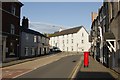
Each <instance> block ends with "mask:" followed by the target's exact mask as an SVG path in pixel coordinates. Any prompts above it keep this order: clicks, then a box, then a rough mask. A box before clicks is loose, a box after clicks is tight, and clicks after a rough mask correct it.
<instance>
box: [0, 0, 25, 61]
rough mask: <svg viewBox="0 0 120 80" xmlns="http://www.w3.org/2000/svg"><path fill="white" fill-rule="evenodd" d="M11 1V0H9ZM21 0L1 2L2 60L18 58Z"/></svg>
mask: <svg viewBox="0 0 120 80" xmlns="http://www.w3.org/2000/svg"><path fill="white" fill-rule="evenodd" d="M11 1H12V0H11ZM22 6H23V4H22V3H21V2H18V1H16V2H2V8H0V12H2V32H0V34H2V62H8V61H11V60H16V59H18V58H19V37H20V35H19V26H20V12H21V7H22Z"/></svg>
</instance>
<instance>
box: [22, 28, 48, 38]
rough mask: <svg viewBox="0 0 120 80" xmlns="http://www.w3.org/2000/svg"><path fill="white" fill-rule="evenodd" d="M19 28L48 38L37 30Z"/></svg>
mask: <svg viewBox="0 0 120 80" xmlns="http://www.w3.org/2000/svg"><path fill="white" fill-rule="evenodd" d="M20 30H21V31H22V32H26V33H30V34H35V35H39V36H43V37H46V38H48V37H47V36H45V35H43V34H41V33H39V32H37V31H34V30H31V29H27V28H23V27H20Z"/></svg>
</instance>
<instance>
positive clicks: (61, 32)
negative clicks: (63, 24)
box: [49, 26, 83, 37]
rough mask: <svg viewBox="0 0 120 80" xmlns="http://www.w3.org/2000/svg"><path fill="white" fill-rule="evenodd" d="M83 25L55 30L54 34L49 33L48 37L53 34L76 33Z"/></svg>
mask: <svg viewBox="0 0 120 80" xmlns="http://www.w3.org/2000/svg"><path fill="white" fill-rule="evenodd" d="M82 27H83V26H79V27H75V28H70V29H66V30H62V31H60V32H59V31H58V32H55V33H54V34H51V35H50V36H49V37H54V36H60V35H67V34H73V33H77V32H78V31H79V30H80V29H81V28H82Z"/></svg>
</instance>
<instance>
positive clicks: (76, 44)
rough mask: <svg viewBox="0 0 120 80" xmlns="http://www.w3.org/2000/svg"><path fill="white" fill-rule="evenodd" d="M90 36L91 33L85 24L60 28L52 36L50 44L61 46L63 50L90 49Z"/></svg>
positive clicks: (80, 50) (78, 50)
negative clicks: (64, 28)
mask: <svg viewBox="0 0 120 80" xmlns="http://www.w3.org/2000/svg"><path fill="white" fill-rule="evenodd" d="M88 36H89V34H88V32H87V31H86V29H85V28H84V27H83V26H80V27H75V28H71V29H66V30H60V31H58V32H55V33H54V34H52V35H51V36H50V41H49V44H50V46H55V47H58V48H60V50H61V51H67V52H83V51H88V50H89V48H90V43H89V39H88ZM86 45H87V46H86Z"/></svg>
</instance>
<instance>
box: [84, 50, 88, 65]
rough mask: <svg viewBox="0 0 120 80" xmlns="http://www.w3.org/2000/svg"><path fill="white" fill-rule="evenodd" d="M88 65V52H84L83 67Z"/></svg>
mask: <svg viewBox="0 0 120 80" xmlns="http://www.w3.org/2000/svg"><path fill="white" fill-rule="evenodd" d="M88 65H89V52H84V67H88Z"/></svg>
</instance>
